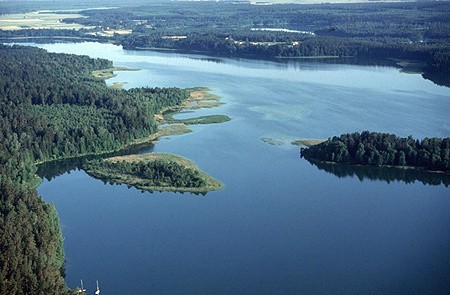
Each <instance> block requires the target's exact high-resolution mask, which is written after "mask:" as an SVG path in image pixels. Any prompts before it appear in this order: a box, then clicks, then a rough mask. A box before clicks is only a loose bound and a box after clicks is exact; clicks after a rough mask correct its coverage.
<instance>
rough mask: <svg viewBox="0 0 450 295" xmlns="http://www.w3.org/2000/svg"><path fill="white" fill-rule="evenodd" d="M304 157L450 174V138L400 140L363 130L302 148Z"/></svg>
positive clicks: (301, 152) (394, 136)
mask: <svg viewBox="0 0 450 295" xmlns="http://www.w3.org/2000/svg"><path fill="white" fill-rule="evenodd" d="M300 154H301V156H302V157H305V158H307V159H315V160H319V161H324V162H334V163H343V164H351V165H370V166H394V167H403V168H406V167H414V168H420V169H423V170H428V171H436V172H444V173H450V138H448V137H447V138H424V139H423V140H421V141H420V140H416V139H414V138H412V137H411V136H409V137H407V138H402V137H397V136H396V135H394V134H387V133H378V132H369V131H364V132H362V133H358V132H356V133H351V134H342V135H341V136H339V137H338V136H335V137H333V138H330V139H328V140H326V141H324V142H322V143H320V144H316V145H313V146H310V147H309V148H302V149H301V151H300Z"/></svg>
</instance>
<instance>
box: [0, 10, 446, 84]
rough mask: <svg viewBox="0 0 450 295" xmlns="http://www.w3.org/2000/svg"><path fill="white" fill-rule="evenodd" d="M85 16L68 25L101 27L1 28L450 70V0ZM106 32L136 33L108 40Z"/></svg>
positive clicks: (130, 43) (134, 45)
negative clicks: (405, 63) (410, 62)
mask: <svg viewBox="0 0 450 295" xmlns="http://www.w3.org/2000/svg"><path fill="white" fill-rule="evenodd" d="M80 13H81V14H83V16H85V17H83V18H72V19H70V18H69V19H65V20H64V22H72V23H79V24H82V25H86V26H95V28H94V29H82V30H79V31H73V30H18V31H1V32H0V37H3V38H10V37H18V36H19V37H26V36H29V37H38V36H39V37H40V38H42V37H45V36H47V37H65V38H88V39H89V40H92V39H96V40H99V41H110V42H114V43H116V44H120V45H123V46H124V48H129V49H158V48H159V49H161V48H163V49H176V50H181V51H189V52H194V53H195V52H201V53H208V54H214V55H222V56H236V57H253V58H262V59H276V58H299V57H319V58H320V57H334V58H336V59H337V60H341V61H342V62H346V63H349V62H351V63H358V62H362V60H365V59H368V58H370V59H374V58H376V59H382V60H383V61H381V60H380V61H378V62H379V63H383V62H384V63H386V62H387V59H389V60H391V59H396V60H413V61H415V62H419V63H421V64H422V65H421V70H422V71H425V72H426V73H428V76H430V74H438V73H439V74H447V73H448V72H449V71H450V63H449V57H450V46H449V42H448V40H449V39H450V19H449V18H448V15H449V14H450V3H449V2H446V1H442V2H438V1H436V2H435V1H429V2H407V3H360V4H355V3H353V4H320V5H317V4H315V5H296V4H283V5H269V6H258V5H250V4H248V3H242V4H235V3H233V4H231V3H226V2H218V3H216V2H204V3H201V2H180V3H174V2H171V3H154V4H147V5H145V6H135V7H127V8H124V7H121V8H114V9H102V10H98V9H95V10H85V11H81V12H80ZM106 30H109V31H111V30H113V31H114V30H117V31H119V30H126V31H128V32H129V34H122V33H116V34H113V35H110V36H106V35H105V34H104V31H106ZM73 40H76V39H73ZM390 62H391V63H392V60H391V61H390ZM392 64H395V63H392Z"/></svg>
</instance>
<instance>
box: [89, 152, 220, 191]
mask: <svg viewBox="0 0 450 295" xmlns="http://www.w3.org/2000/svg"><path fill="white" fill-rule="evenodd" d="M84 166H85V169H86V172H87V173H88V174H89V175H91V176H93V177H96V178H99V179H102V180H105V181H108V182H111V183H119V184H127V185H129V186H133V187H136V188H138V189H141V190H146V191H174V192H192V193H202V194H204V193H207V192H209V191H215V190H220V189H222V188H223V184H222V183H221V182H220V181H218V180H216V179H214V178H212V177H211V176H209V175H208V174H206V173H205V172H203V171H202V170H200V168H198V167H197V166H196V165H195V164H194V163H193V162H191V161H189V160H187V159H185V158H183V157H180V156H176V155H172V154H165V153H148V154H143V155H127V156H116V157H111V158H106V159H96V160H92V161H89V162H87V163H86V164H85V165H84Z"/></svg>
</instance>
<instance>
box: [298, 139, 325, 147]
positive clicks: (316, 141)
mask: <svg viewBox="0 0 450 295" xmlns="http://www.w3.org/2000/svg"><path fill="white" fill-rule="evenodd" d="M324 141H326V139H299V140H296V141H293V142H292V144H293V145H298V146H306V147H310V146H313V145H318V144H320V143H322V142H324Z"/></svg>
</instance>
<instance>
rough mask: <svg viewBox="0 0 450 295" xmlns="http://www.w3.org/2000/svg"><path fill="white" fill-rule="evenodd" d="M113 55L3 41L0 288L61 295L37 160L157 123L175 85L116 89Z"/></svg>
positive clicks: (119, 141)
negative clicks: (109, 77) (105, 76)
mask: <svg viewBox="0 0 450 295" xmlns="http://www.w3.org/2000/svg"><path fill="white" fill-rule="evenodd" d="M111 66H112V62H111V61H108V60H105V59H92V58H89V57H87V56H77V55H69V54H55V53H48V52H46V51H45V50H43V49H38V48H35V47H23V46H5V45H0V114H1V116H0V126H1V132H0V195H1V203H0V233H1V235H0V236H1V238H0V250H1V251H0V294H64V293H65V292H68V290H67V288H66V287H65V284H64V265H63V263H64V253H63V249H62V237H61V234H60V228H59V222H58V216H57V214H56V211H55V209H54V207H53V206H52V205H48V204H46V203H45V202H44V201H43V200H42V199H40V198H38V197H37V193H36V190H35V189H34V187H35V186H36V185H37V184H38V183H39V179H38V178H37V176H36V163H38V162H43V161H48V160H55V159H63V158H68V157H74V156H80V155H87V154H96V153H101V152H106V151H112V150H118V149H120V148H122V147H124V146H126V145H127V144H130V143H132V142H133V141H134V140H135V139H137V138H143V137H146V136H148V135H150V134H151V133H153V132H154V131H155V129H156V125H155V121H154V119H153V114H155V113H157V112H159V111H160V110H161V109H162V108H165V107H168V106H173V105H175V104H179V103H180V102H182V101H183V100H185V99H186V98H187V97H188V96H189V91H187V90H184V89H178V88H164V89H161V88H138V89H130V90H115V89H111V88H109V87H107V86H106V84H105V82H104V81H103V80H99V79H96V78H94V77H93V76H92V75H91V73H92V71H94V70H99V69H104V68H109V67H111Z"/></svg>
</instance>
